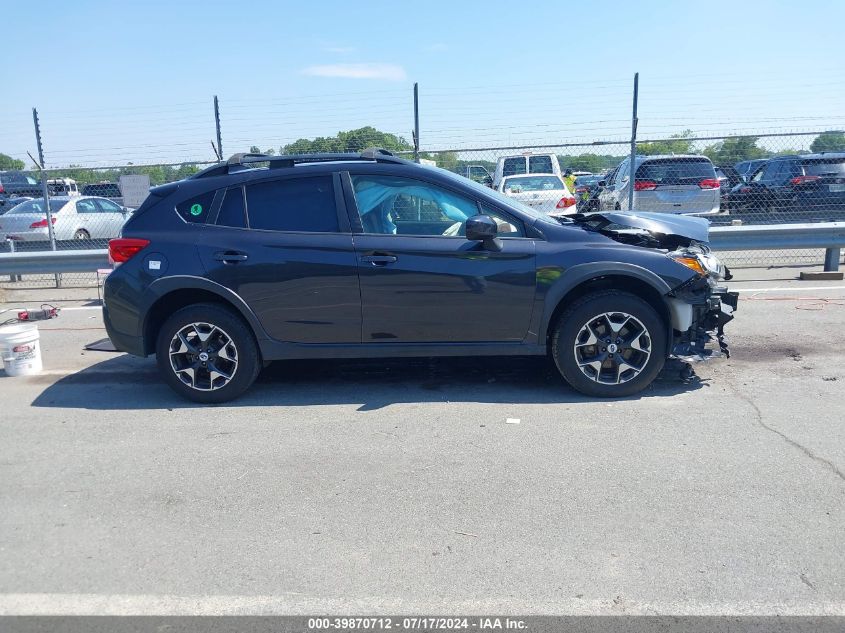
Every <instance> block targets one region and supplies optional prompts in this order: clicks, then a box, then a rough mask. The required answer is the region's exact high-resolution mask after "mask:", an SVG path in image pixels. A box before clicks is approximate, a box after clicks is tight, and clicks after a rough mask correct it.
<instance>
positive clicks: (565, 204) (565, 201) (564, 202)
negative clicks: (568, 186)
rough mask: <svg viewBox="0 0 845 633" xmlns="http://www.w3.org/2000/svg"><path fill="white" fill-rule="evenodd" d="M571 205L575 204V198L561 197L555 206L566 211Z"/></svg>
mask: <svg viewBox="0 0 845 633" xmlns="http://www.w3.org/2000/svg"><path fill="white" fill-rule="evenodd" d="M573 204H575V198H567V197H563V198H561V199H560V202H558V203H557V205H556V206H557V208H558V209H568V208H569V207H571V206H572V205H573Z"/></svg>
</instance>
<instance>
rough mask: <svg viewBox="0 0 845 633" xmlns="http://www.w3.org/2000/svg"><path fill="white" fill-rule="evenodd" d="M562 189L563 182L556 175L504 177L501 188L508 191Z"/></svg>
mask: <svg viewBox="0 0 845 633" xmlns="http://www.w3.org/2000/svg"><path fill="white" fill-rule="evenodd" d="M554 189H563V182H561V180H560V178H558V177H557V176H511V177H510V178H505V182H504V184H503V185H502V190H503V191H506V192H510V193H519V192H521V191H552V190H554Z"/></svg>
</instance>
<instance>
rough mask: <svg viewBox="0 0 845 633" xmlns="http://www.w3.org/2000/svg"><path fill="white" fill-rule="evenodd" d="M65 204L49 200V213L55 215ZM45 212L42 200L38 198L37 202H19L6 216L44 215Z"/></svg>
mask: <svg viewBox="0 0 845 633" xmlns="http://www.w3.org/2000/svg"><path fill="white" fill-rule="evenodd" d="M66 204H67V202H66V201H65V200H50V211H52V212H53V213H56V212H57V211H59V210H60V209H61V208H62V207H63V206H65V205H66ZM46 212H47V211H46V207H45V206H44V198H40V199H38V200H27V201H26V202H21V203H20V204H19V205H18V206H16V207H15V208H14V209H11V210H10V211H9V212H8V213H7V214H6V215H23V214H25V213H37V214H41V215H44V214H45V213H46Z"/></svg>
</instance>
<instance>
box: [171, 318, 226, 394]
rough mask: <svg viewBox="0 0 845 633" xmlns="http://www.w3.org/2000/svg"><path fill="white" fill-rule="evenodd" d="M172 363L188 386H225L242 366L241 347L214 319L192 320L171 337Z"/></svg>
mask: <svg viewBox="0 0 845 633" xmlns="http://www.w3.org/2000/svg"><path fill="white" fill-rule="evenodd" d="M170 366H171V367H172V369H173V371H174V372H175V373H176V376H177V377H178V378H179V380H181V381H182V382H183V383H184V384H186V385H187V386H189V387H191V388H193V389H196V390H198V391H214V390H216V389H221V388H222V387H225V386H226V385H227V384H228V383H229V381H230V380H232V378H233V377H234V375H235V372H236V371H237V370H238V349H237V347H236V346H235V344H234V342H233V341H232V337H231V336H229V335H228V334H227V333H226V332H225V331H224V330H222V329H221V328H219V327H217V326H216V325H214V324H212V323H191V324H189V325H186V326H185V327H183V328H182V329H180V330H179V331H178V332H176V334H175V335H174V336H173V338H172V339H171V341H170Z"/></svg>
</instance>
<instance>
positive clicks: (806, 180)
mask: <svg viewBox="0 0 845 633" xmlns="http://www.w3.org/2000/svg"><path fill="white" fill-rule="evenodd" d="M820 179H821V176H796V177H795V178H792V179H791V180H790V181H789V184H790V185H792V186H793V187H798V186H799V185H808V184H810V183H811V182H816V181H817V180H820Z"/></svg>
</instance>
